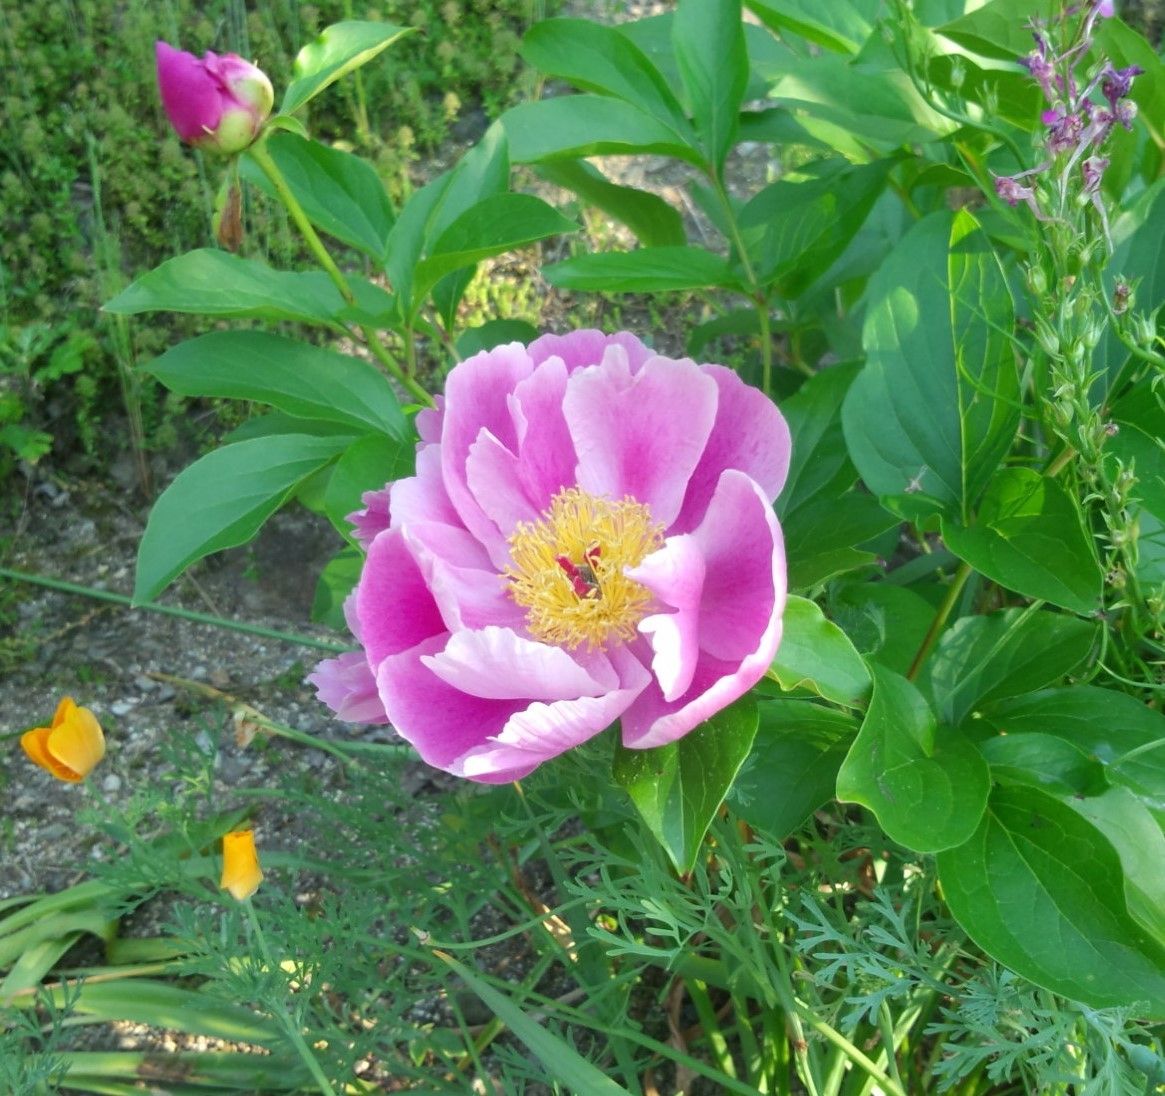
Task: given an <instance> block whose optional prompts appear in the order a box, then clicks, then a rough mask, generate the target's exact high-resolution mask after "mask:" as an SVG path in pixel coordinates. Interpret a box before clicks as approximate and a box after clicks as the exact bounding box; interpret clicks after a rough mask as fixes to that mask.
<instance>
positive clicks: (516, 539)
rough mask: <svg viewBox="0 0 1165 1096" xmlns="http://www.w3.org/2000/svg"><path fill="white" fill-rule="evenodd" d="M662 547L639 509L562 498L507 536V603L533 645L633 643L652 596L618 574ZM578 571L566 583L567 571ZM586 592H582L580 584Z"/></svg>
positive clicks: (580, 496)
mask: <svg viewBox="0 0 1165 1096" xmlns="http://www.w3.org/2000/svg"><path fill="white" fill-rule="evenodd" d="M662 544H663V526H661V525H658V524H656V523H654V522H652V520H651V511H650V510H648V508H647V507H646V506H645V505H643V503H641V502H636V501H635V500H634V499H632V498H625V499H622V500H621V501H619V502H611V501H610V500H609V499H603V498H593V497H592V496H591V495H588V494H587V493H586V492H585V491H582V490H580V489H579V488H577V487H571V488H568V489H566V490H563V491H560V492H559V493H558V494H557V495H555V496H554V498H553V499H551V500H550V506H549V507H548V508H547V509H546V511H545V512H544V513H543V515H542V517H541V518H540V519H539V520H538V521H533V522H520V523H519V524H518V526H517V527H516V528H515V529H514V532H513V534H512V535H511V536H510V540H509V545H510V559H511V566H510V567H508V568H507V569H506V571H505V576H504V577H505V578H507V579H509V581H510V590H509V592H510V597H512V598H513V599H514V600H515V601H516V602H517V603H518V604H519V605H521V606H522V607H523V608H524V609H525V610H526V626H527V627H528V628H529V629H530V634H531V635H533V636H534V638H535V639H539V640H542V642H544V643H553V644H555V645H556V646H559V647H567V648H570V649H572V650H573V649H574V648H575V647H578V646H579V645H580V644H583V643H586V644H588V645H589V646H591V647H593V648H603V647H606V646H607V645H608V644H611V643H626V642H627V641H629V640H631V639H634V638H635V626H636V625H637V624H638V623H639V622H640V621H641V620H642V619H643V617H644V616H645V615H646V613H647V611H648V609H649V608H650V606H651V592H650V591H649V590H648V589H646V588H645V587H644V586H641V585H640V584H639V583H638V582H633V581H632V580H631V579H629V578H628V577H627V576H626V575H625V574H624V573H623V569H624V568H625V567H634V566H636V565H637V564H639V563H641V562H643V559H644V557H645V556H647V555H648V554H649V553H650V552H654V551H655V550H656V549H657V548H659V547H660V546H661V545H662ZM564 560H565V561H568V562H569V565H570V568H571V569H574V570H575V571H576V577H575V578H572V576H571V573H570V570H569V569H568V567H564V566H563V561H564ZM578 576H582V577H584V578H585V582H583V583H582V585H583V586H585V588H586V589H585V591H582V590H580V579H579V577H578Z"/></svg>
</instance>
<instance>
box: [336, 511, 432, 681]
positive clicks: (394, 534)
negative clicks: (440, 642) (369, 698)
mask: <svg viewBox="0 0 1165 1096" xmlns="http://www.w3.org/2000/svg"><path fill="white" fill-rule="evenodd" d="M355 595H356V596H355V603H354V604H355V617H356V623H357V624H358V626H359V627H358V629H353V631H354V632H356V634H357V635H359V637H360V642H361V643H363V645H364V650H365V652H366V653H367V655H368V662H369V665H371V666H377V665H379V664H380V662H381V661H382V660H383V659H385V658H386V657H388V656H389V655H395V654H398V653H399V652H401V651H407V650H408V649H409V648H411V647H414V646H416V645H417V644H418V643H420V642H421V641H422V640H424V639H428V638H429V637H430V636H433V635H438V634H443V633H444V632H445V631H446V628H445V622H444V620H443V619H442V617H441V613H440V612H439V611H438V608H437V602H436V601H435V600H434V598H433V595H432V594H431V593H430V592H429V588H428V586H427V584H426V582H425V577H424V576H423V575H422V574H421V570H420V568H419V567H418V566H417V561H416V560H415V559H414V558H413V555H412V552H410V551H409V546H408V544H407V543H406V541H405V538H404V535H403V533H402V532H401V530H399V529H389V530H387V531H386V532H383V533H381V534H380V535H379V536H378V537H377V538H376V539H375V540H374V541H373V542H372V544H371V546H370V547H369V549H368V556H367V558H366V559H365V560H364V570H363V571H362V572H361V574H360V581H359V582H358V583H357V584H356V590H355Z"/></svg>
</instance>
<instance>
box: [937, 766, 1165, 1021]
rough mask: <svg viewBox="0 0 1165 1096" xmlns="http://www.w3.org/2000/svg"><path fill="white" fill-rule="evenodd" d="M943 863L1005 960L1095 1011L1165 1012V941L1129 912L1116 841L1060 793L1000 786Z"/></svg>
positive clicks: (974, 922)
mask: <svg viewBox="0 0 1165 1096" xmlns="http://www.w3.org/2000/svg"><path fill="white" fill-rule="evenodd" d="M938 870H939V881H940V883H941V884H942V888H943V894H944V896H945V897H946V900H947V903H948V904H949V906H950V909H951V912H952V913H953V914H954V916H955V919H956V920H957V921H958V922H959V924H960V925H961V926H962V927H963V929H964V930H966V932H967V935H969V936H970V937H971V939H972V940H974V941H975V943H977V944H978V945H979V946H980V947H981V948H983V950H984V951H986V952H987V953H988V954H989V955H991V956H993V957H994V958H995V959H997V960H999V962H1001V963H1004V964H1005V965H1006V966H1008V967H1010V968H1011V969H1012V970H1014V971H1015V972H1016V973H1018V974H1020V975H1022V976H1023V977H1024V978H1028V979H1030V980H1031V981H1033V982H1035V983H1036V984H1037V985H1040V986H1043V987H1044V988H1045V989H1049V990H1051V991H1052V992H1053V993H1059V994H1061V995H1062V996H1064V997H1069V998H1071V999H1073V1000H1076V1001H1082V1002H1084V1003H1085V1004H1087V1005H1090V1006H1092V1007H1094V1008H1107V1007H1120V1006H1134V1005H1143V1006H1146V1007H1147V1012H1148V1015H1150V1016H1151V1017H1154V1018H1157V1019H1160V1018H1163V1017H1165V947H1162V946H1161V945H1160V944H1159V943H1157V942H1156V941H1155V940H1154V939H1153V938H1152V936H1151V935H1150V934H1149V933H1148V932H1147V931H1146V930H1145V929H1144V928H1142V927H1141V926H1140V925H1139V924H1138V923H1137V922H1136V921H1134V920H1133V918H1132V917H1131V916H1130V915H1129V912H1128V910H1127V908H1126V905H1125V896H1124V873H1123V871H1122V870H1121V864H1120V860H1119V859H1118V857H1117V854H1116V852H1115V850H1114V849H1113V847H1112V845H1111V844H1110V843H1109V841H1108V840H1107V839H1106V838H1105V837H1104V835H1103V834H1101V833H1100V831H1099V830H1097V828H1096V827H1095V826H1093V825H1092V824H1091V823H1090V822H1088V821H1087V820H1085V819H1084V818H1082V817H1081V816H1080V815H1079V814H1077V813H1076V812H1075V811H1073V810H1072V809H1071V808H1070V807H1067V806H1065V805H1064V804H1063V803H1061V802H1060V801H1059V800H1058V799H1056V798H1054V797H1053V796H1051V795H1048V794H1047V793H1045V792H1042V791H1038V790H1037V789H1035V788H1025V787H1007V788H996V789H995V791H994V792H993V793H992V796H991V802H990V805H989V808H988V811H987V813H986V814H985V815H984V817H983V820H982V822H981V824H980V825H979V828H978V829H977V830H976V832H975V834H974V835H973V836H972V837H971V839H970V840H968V841H967V842H966V843H965V844H963V845H960V846H959V847H957V848H952V849H948V850H946V851H943V852H940V853H939V856H938Z"/></svg>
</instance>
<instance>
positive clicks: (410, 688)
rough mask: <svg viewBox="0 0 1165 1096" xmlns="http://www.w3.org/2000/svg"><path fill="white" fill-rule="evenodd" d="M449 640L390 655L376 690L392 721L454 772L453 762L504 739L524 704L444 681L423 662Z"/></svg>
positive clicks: (431, 759) (426, 755)
mask: <svg viewBox="0 0 1165 1096" xmlns="http://www.w3.org/2000/svg"><path fill="white" fill-rule="evenodd" d="M448 641H449V635H448V634H447V633H446V634H443V635H439V636H432V637H431V638H429V639H427V640H425V641H424V642H423V643H419V644H417V646H416V647H413V648H410V649H409V650H407V651H401V652H399V653H398V654H395V655H390V656H389V657H388V658H386V659H385V660H384V661H383V662H381V663H380V665H379V666H378V667H377V670H376V685H377V688H378V689H379V691H380V698H381V700H382V701H383V703H384V710H385V712H386V713H387V714H388V718H389V722H390V723H392V725H393V727H395V728H396V731H397V733H398V734H399V735H400V736H401V737H402V738H403V739H405V741H407V742H411V743H412V744H413V746H415V747H416V749H417V752H418V753H419V754H420V755H421V758H422V759H423V760H424V761H425V762H427V763H428V764H430V765H433V766H435V767H436V768H438V769H445V770H446V771H447V772H455V771H456V770H455V769H454V768H453V765H454V763H455V762H456V761H457V760H458V758H460V757H462V756H464V755H465V754H467V753H468V752H469V751H470V750H472V749H474V748H475V747H479V746H484V745H485V744H486V743H488V742H489V740H490V739H492V738H494V737H496V736H497V735H499V734H501V732H502V730H503V728H504V727H505V725H506V722H507V721H508V720H509V718H510V716H512V715H514V713H515V712H518V711H521V710H522V709H523V708H525V707H526V705H527V703H528V702H527V701H525V700H489V699H484V698H482V697H478V696H470V695H469V693H467V692H464V691H463V690H461V689H458V688H456V687H455V686H453V685H450V684H448V683H447V682H445V681H442V680H441V679H440V678H439V677H437V675H436V674H434V673H433V672H432V671H431V670H430V669H428V668H427V667H426V666H425V665H424V663H423V662H422V659H423V658H424V657H425V656H426V655H434V654H437V653H438V652H439V651H441V650H442V649H443V648H444V647H445V645H446V643H448Z"/></svg>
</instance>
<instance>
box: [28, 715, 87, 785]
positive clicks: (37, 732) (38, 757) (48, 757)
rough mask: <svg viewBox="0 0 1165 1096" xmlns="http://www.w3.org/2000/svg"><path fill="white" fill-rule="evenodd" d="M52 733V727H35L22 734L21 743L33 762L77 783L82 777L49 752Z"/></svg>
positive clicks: (54, 774) (57, 776)
mask: <svg viewBox="0 0 1165 1096" xmlns="http://www.w3.org/2000/svg"><path fill="white" fill-rule="evenodd" d="M52 733H53V732H52V728H51V727H35V728H33V729H32V730H31V731H26V732H25V733H24V734H23V735H21V736H20V744H21V746H23V747H24V752H25V753H26V754H28V756H29V759H30V760H31V761H32V762H33V764H35V765H39V766H40V767H41V768H42V769H44V770H45V772H48V773H51V774H52V775H53V776H55V777H56V778H57V779H58V780H67V781H69V782H70V783H71V784H75V783H77V781H78V780H80V779H81V778H80V777H79V776H78V775H77V774H76V773H75V772H73V770H72V769H70V768H68V767H67V766H65V765H62V764H61V763H60V762H59V761H58V760H57V759H56V758H55V757H53V755H52V754H50V753H49V750H48V741H49V735H51V734H52Z"/></svg>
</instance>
